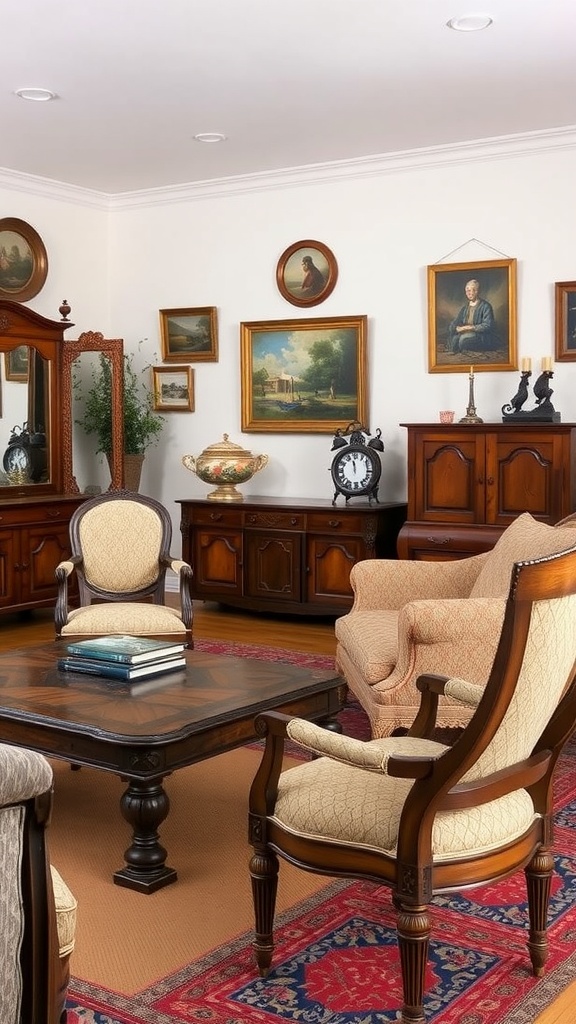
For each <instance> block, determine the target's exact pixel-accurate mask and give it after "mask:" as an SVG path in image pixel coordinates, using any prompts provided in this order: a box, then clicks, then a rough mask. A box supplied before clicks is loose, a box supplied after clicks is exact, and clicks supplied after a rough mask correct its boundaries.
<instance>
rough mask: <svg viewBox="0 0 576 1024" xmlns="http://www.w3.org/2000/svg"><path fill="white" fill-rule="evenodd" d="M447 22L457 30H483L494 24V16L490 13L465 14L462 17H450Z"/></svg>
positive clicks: (449, 26)
mask: <svg viewBox="0 0 576 1024" xmlns="http://www.w3.org/2000/svg"><path fill="white" fill-rule="evenodd" d="M446 24H447V26H448V28H453V29H454V30H455V32H481V31H482V29H483V28H488V26H489V25H491V24H492V18H491V17H490V15H489V14H463V15H462V17H461V18H450V21H447V22H446Z"/></svg>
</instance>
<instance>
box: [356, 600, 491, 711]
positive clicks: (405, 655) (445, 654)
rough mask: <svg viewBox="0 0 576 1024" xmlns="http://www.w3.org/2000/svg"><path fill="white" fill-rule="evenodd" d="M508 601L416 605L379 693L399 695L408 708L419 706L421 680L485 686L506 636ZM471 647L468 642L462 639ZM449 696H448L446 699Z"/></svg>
mask: <svg viewBox="0 0 576 1024" xmlns="http://www.w3.org/2000/svg"><path fill="white" fill-rule="evenodd" d="M505 606H506V602H505V600H504V598H486V597H479V598H467V599H466V600H448V601H411V602H410V603H409V604H407V605H405V606H404V608H402V610H401V612H400V615H399V617H398V659H397V662H396V666H395V668H394V671H393V672H392V673H391V674H390V675H389V676H388V678H387V679H384V680H382V681H381V682H379V683H376V684H375V685H374V687H373V691H374V696H375V698H376V699H378V696H377V695H378V692H383V693H384V692H385V691H394V690H397V691H398V695H397V698H395V700H396V699H398V701H401V702H402V703H403V704H405V705H406V704H411V705H416V706H417V705H418V704H419V702H420V701H419V696H418V694H417V690H416V682H415V681H416V678H417V677H418V676H419V675H423V674H427V673H438V672H442V674H443V675H445V676H446V677H457V678H468V679H470V680H471V681H472V682H473V683H477V684H480V685H481V686H484V685H485V684H486V682H487V680H488V676H489V675H490V670H491V668H492V664H493V662H494V655H495V654H496V648H497V646H498V641H499V639H500V633H501V631H502V623H503V621H504V611H505ZM464 637H465V638H466V642H465V643H464V642H463V638H464ZM446 696H447V697H449V696H450V695H449V694H446Z"/></svg>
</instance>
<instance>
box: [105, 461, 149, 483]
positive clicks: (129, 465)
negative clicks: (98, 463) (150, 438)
mask: <svg viewBox="0 0 576 1024" xmlns="http://www.w3.org/2000/svg"><path fill="white" fill-rule="evenodd" d="M106 458H107V459H108V465H109V466H110V455H109V454H106ZM143 463H144V455H143V454H142V455H126V453H124V487H125V489H126V490H127V491H135V492H137V491H138V490H139V488H140V477H141V475H142V465H143ZM110 472H112V467H110Z"/></svg>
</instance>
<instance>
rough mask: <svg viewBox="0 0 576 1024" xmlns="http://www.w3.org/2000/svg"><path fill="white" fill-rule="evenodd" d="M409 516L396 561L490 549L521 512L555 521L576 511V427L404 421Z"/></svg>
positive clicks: (441, 556) (569, 425) (541, 519)
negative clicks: (398, 558)
mask: <svg viewBox="0 0 576 1024" xmlns="http://www.w3.org/2000/svg"><path fill="white" fill-rule="evenodd" d="M401 425H402V426H404V427H406V428H407V430H408V516H407V521H406V523H405V524H404V526H403V527H402V529H401V531H400V534H399V537H398V555H399V557H400V558H412V559H427V560H430V559H451V558H465V557H467V556H468V555H474V554H478V553H479V552H481V551H487V550H489V549H490V548H491V547H493V545H494V544H495V543H496V541H497V539H498V537H499V536H500V534H501V533H502V531H503V530H504V529H505V528H506V527H507V526H508V524H509V523H511V522H512V520H513V519H515V518H516V517H517V516H518V515H520V514H521V513H522V512H530V513H531V514H532V515H533V516H534V518H535V519H538V520H539V521H541V522H543V523H550V524H553V523H557V522H558V521H559V520H560V519H563V518H564V517H565V516H567V515H569V514H570V513H571V512H573V511H575V510H576V464H575V457H576V423H528V422H526V421H524V422H519V423H511V422H510V421H507V422H506V423H482V424H468V423H467V424H458V423H454V424H449V425H448V424H446V425H445V424H439V423H404V424H401Z"/></svg>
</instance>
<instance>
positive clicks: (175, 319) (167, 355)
mask: <svg viewBox="0 0 576 1024" xmlns="http://www.w3.org/2000/svg"><path fill="white" fill-rule="evenodd" d="M160 336H161V339H162V360H163V362H165V363H182V362H184V363H217V362H218V316H217V310H216V306H196V307H192V308H188V309H161V310H160Z"/></svg>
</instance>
